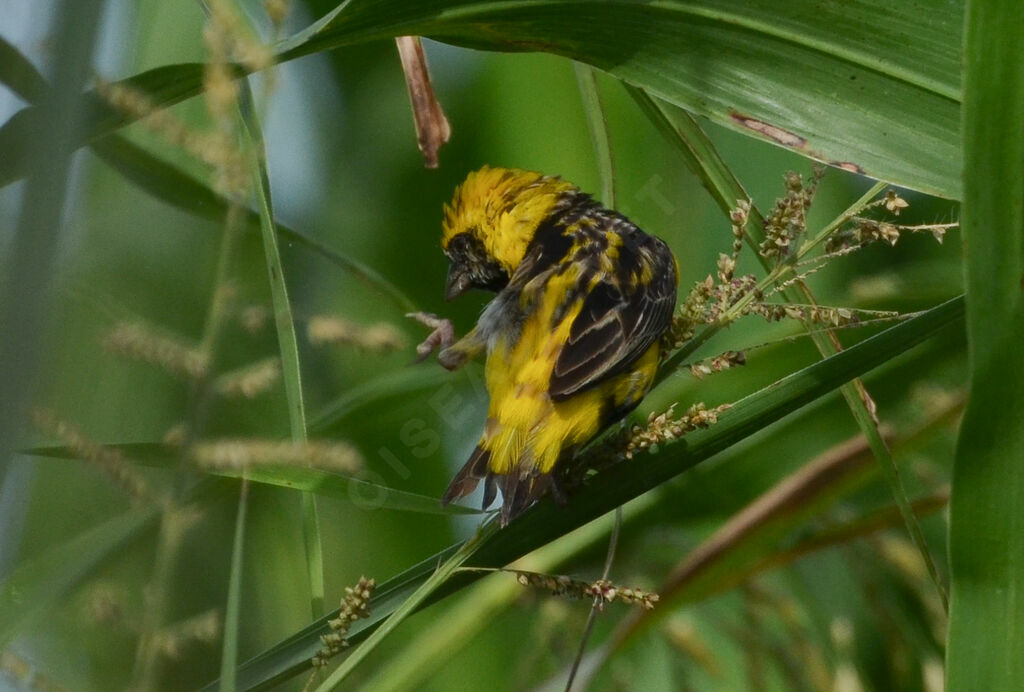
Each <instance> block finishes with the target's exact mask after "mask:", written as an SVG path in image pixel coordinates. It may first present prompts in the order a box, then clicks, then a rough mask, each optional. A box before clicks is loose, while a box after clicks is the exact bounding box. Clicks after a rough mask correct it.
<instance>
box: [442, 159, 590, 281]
mask: <svg viewBox="0 0 1024 692" xmlns="http://www.w3.org/2000/svg"><path fill="white" fill-rule="evenodd" d="M574 191H577V190H576V187H575V186H574V185H572V184H571V183H567V182H565V181H564V180H562V179H561V178H555V177H549V176H544V175H541V174H540V173H534V172H532V171H522V170H518V169H515V168H488V167H485V168H481V169H480V170H478V171H474V172H473V173H470V174H469V176H468V177H467V178H466V180H465V181H464V182H463V183H462V184H461V185H459V187H458V188H457V189H456V190H455V196H454V197H453V198H452V201H451V204H448V205H446V206H445V210H444V212H445V215H444V235H443V236H442V238H441V247H443V248H444V253H445V255H447V256H448V259H449V260H450V261H451V266H450V267H449V270H448V284H447V288H446V290H445V298H447V299H448V300H451V299H452V298H455V297H456V296H458V295H461V294H462V293H464V292H465V291H466V290H468V289H470V288H482V289H485V290H488V291H500V290H501V289H502V288H504V287H505V285H506V284H507V283H508V280H509V278H510V277H511V276H512V274H513V273H514V272H515V270H516V267H518V266H519V263H520V262H522V261H523V256H524V255H525V254H526V248H527V246H529V244H530V241H531V240H532V239H533V236H534V233H535V232H536V231H537V228H538V227H539V226H540V225H541V223H542V222H543V221H544V220H545V219H547V218H548V217H549V216H550V214H551V212H552V210H553V209H554V207H555V205H556V204H557V203H558V202H559V201H560V200H562V199H564V198H565V196H566V195H567V194H571V193H572V192H574Z"/></svg>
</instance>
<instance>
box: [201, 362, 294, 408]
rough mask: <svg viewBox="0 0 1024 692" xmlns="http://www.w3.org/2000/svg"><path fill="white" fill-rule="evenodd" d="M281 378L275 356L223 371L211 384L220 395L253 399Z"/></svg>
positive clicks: (279, 364)
mask: <svg viewBox="0 0 1024 692" xmlns="http://www.w3.org/2000/svg"><path fill="white" fill-rule="evenodd" d="M279 379H281V363H280V361H279V360H278V359H277V357H276V356H271V357H270V358H265V359H263V360H261V361H258V362H256V363H253V364H252V365H250V366H248V367H245V368H242V369H241V370H236V371H234V372H228V373H224V374H223V375H221V376H220V377H218V378H217V379H216V381H215V382H214V385H213V389H214V391H215V392H217V393H218V394H220V395H221V396H229V397H233V396H241V397H245V398H246V399H253V398H255V397H256V396H258V395H260V394H262V393H264V392H266V391H269V390H270V389H271V388H272V387H273V386H274V385H276V384H277V382H278V380H279Z"/></svg>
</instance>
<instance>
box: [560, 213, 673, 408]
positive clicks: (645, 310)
mask: <svg viewBox="0 0 1024 692" xmlns="http://www.w3.org/2000/svg"><path fill="white" fill-rule="evenodd" d="M637 235H642V234H640V233H639V232H637ZM643 240H644V241H646V242H645V245H646V246H647V249H648V250H649V252H647V253H640V252H637V253H636V261H637V262H648V261H649V260H648V259H647V258H651V259H650V263H651V264H652V266H651V269H652V270H653V274H654V276H653V279H652V280H651V281H650V282H648V283H646V284H644V283H641V282H638V281H634V280H633V279H632V277H631V276H629V275H627V274H617V275H609V276H606V277H604V278H603V279H602V280H601V281H599V282H598V284H597V285H596V286H595V287H594V288H593V289H592V290H590V291H589V292H588V293H587V294H586V296H585V298H584V300H583V307H582V309H581V310H580V313H579V315H577V316H576V318H575V320H574V321H573V324H572V328H571V329H570V332H569V340H568V341H567V342H566V343H565V345H564V346H563V347H562V351H561V352H560V353H559V356H558V360H557V361H556V362H555V367H554V369H553V370H552V373H551V382H550V385H549V389H548V393H549V395H550V396H551V398H552V399H554V400H555V401H561V400H564V399H566V398H568V397H570V396H572V395H573V394H575V393H577V392H580V391H583V390H586V389H588V388H590V387H593V386H594V385H596V384H599V383H600V382H603V381H604V380H606V379H608V378H609V377H613V376H615V375H617V374H619V373H621V372H623V371H624V370H625V369H627V368H628V367H629V366H630V365H631V364H632V363H633V362H634V361H635V360H636V359H637V358H639V357H640V356H641V355H643V353H644V352H645V351H647V349H648V348H650V347H651V345H652V344H653V343H654V342H655V341H656V340H657V339H658V338H659V337H660V336H661V334H662V332H664V331H665V329H666V328H667V327H668V325H669V322H671V320H672V312H673V311H674V310H675V304H676V274H675V262H674V260H673V259H672V255H671V252H670V251H669V249H668V247H667V246H666V245H665V244H664V243H663V242H661V241H660V240H657V239H655V238H651V237H649V236H643ZM624 249H625V248H624ZM628 268H629V267H628V265H627V266H626V267H625V269H626V270H628Z"/></svg>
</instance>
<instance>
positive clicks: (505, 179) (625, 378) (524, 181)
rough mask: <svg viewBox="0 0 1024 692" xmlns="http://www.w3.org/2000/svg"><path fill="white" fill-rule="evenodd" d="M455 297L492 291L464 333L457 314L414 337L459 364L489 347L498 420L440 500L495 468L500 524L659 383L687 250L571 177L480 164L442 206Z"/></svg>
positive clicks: (490, 491) (488, 488)
mask: <svg viewBox="0 0 1024 692" xmlns="http://www.w3.org/2000/svg"><path fill="white" fill-rule="evenodd" d="M441 244H442V247H443V248H444V252H445V254H446V255H447V256H448V259H449V260H450V262H451V266H450V268H449V271H448V282H447V289H446V291H445V297H446V298H447V299H449V300H450V299H452V298H455V297H456V296H458V295H460V294H462V293H463V292H465V291H466V290H467V289H470V288H480V289H484V290H488V291H494V292H496V293H497V296H495V298H494V299H493V300H491V302H490V303H488V304H487V306H486V307H485V308H484V310H483V313H482V314H481V315H480V319H479V321H478V322H477V325H476V327H475V328H473V329H472V330H471V331H470V332H469V333H468V334H467V335H466V336H465V337H463V338H462V339H459V340H458V341H456V340H455V336H454V330H453V328H452V325H451V323H450V322H449V321H448V320H442V319H439V318H437V317H435V316H433V315H428V314H424V313H414V314H413V315H410V316H411V317H414V318H416V319H418V320H419V321H420V322H422V323H423V324H425V325H427V326H429V327H431V328H433V329H434V331H433V333H431V335H430V336H429V337H428V338H427V339H426V340H425V341H424V342H423V343H422V344H420V345H419V347H418V348H417V352H418V353H419V355H420V358H421V359H423V358H426V357H427V356H428V355H429V354H430V353H431V352H432V351H433V350H434V349H435V348H438V347H440V349H441V350H440V352H439V354H438V361H439V362H440V363H441V365H443V366H444V367H446V368H448V369H455V368H457V367H459V366H460V365H462V364H463V363H465V362H466V360H467V359H469V358H472V357H473V356H475V355H477V354H479V353H481V352H484V351H486V354H487V361H486V366H485V377H486V383H487V391H488V393H489V395H490V405H489V407H488V413H487V422H486V424H485V425H484V430H483V434H482V435H481V437H480V442H479V443H478V444H477V447H476V449H475V450H474V451H473V453H472V455H470V457H469V461H467V462H466V465H465V466H464V467H463V468H462V470H461V471H459V473H458V474H457V475H456V476H455V478H454V480H452V482H451V485H449V486H448V490H447V491H446V492H445V494H444V497H443V500H442V502H443V503H444V504H447V503H449V502H452V501H453V500H456V499H458V498H460V497H463V496H465V495H468V494H469V493H471V492H473V490H474V489H475V488H476V486H477V484H478V483H479V481H480V480H484V481H485V486H484V502H483V505H484V508H485V509H486V508H487V507H488V506H490V504H491V503H492V502H493V501H494V498H495V493H496V490H497V489H499V488H500V489H501V494H502V498H503V505H502V510H501V523H502V525H504V524H506V523H508V521H510V520H511V519H513V518H514V517H516V516H517V515H518V514H519V513H520V512H522V511H523V510H524V509H526V508H527V507H529V506H530V505H531V504H533V502H534V501H536V500H537V499H538V498H540V497H541V495H543V494H544V493H545V492H546V491H547V490H549V489H551V490H552V491H553V492H554V493H555V494H556V498H557V499H559V500H562V497H561V491H560V490H559V487H558V477H557V468H556V467H557V466H558V464H559V462H560V461H562V460H564V459H567V458H569V457H571V455H572V454H573V453H574V452H575V450H577V449H579V448H580V447H581V446H583V445H584V444H586V443H587V442H588V441H590V440H591V439H592V438H593V437H594V436H595V435H597V433H598V432H600V431H601V430H602V429H603V428H604V427H605V426H607V425H609V424H610V423H612V422H614V421H615V420H617V419H619V418H621V417H622V416H624V415H625V414H626V413H628V412H629V411H631V410H632V409H633V408H635V407H636V406H637V404H639V403H640V401H641V400H642V399H643V397H644V396H645V395H646V394H647V392H648V390H649V389H650V388H651V384H652V382H653V380H654V374H655V371H656V369H657V366H658V360H659V355H660V353H659V348H660V347H659V342H660V337H661V335H662V333H663V332H664V331H665V329H666V328H667V327H668V326H669V323H670V321H671V319H672V314H673V312H674V310H675V303H676V282H677V279H676V274H677V265H676V260H675V258H674V257H673V255H672V252H671V251H670V250H669V248H668V246H667V245H666V244H665V242H664V241H662V240H661V239H659V238H655V237H653V236H650V235H647V234H646V233H644V232H643V231H641V230H640V229H639V228H637V226H636V225H634V224H633V223H632V222H630V221H629V219H627V218H626V217H624V216H623V215H622V214H619V213H618V212H615V211H612V210H609V209H606V208H604V207H602V206H601V205H600V204H599V203H598V202H596V201H595V200H594V199H592V198H591V197H590V195H588V194H586V193H584V192H581V191H580V190H579V189H578V188H577V187H576V186H574V185H572V184H571V183H569V182H566V181H564V180H562V179H561V178H557V177H551V176H544V175H541V174H540V173H534V172H530V171H523V170H516V169H507V168H483V169H481V170H479V171H476V172H473V173H470V174H469V176H468V177H467V178H466V180H465V182H463V183H462V184H461V185H460V186H459V187H458V189H457V190H456V191H455V196H454V198H453V200H452V202H451V204H450V205H447V206H446V207H445V219H444V234H443V237H442V240H441Z"/></svg>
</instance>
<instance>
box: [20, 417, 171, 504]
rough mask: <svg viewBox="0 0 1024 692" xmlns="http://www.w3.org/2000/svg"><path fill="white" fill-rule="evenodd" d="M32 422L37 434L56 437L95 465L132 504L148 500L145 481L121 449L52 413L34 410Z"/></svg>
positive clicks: (75, 454) (77, 454)
mask: <svg viewBox="0 0 1024 692" xmlns="http://www.w3.org/2000/svg"><path fill="white" fill-rule="evenodd" d="M32 419H33V422H34V423H35V426H36V427H37V428H39V430H40V431H42V432H44V433H47V434H49V435H53V436H55V437H57V438H58V439H59V440H60V441H61V442H62V443H63V444H64V446H65V447H67V449H68V451H69V452H70V453H71V454H72V455H73V456H74V457H75V458H77V459H83V460H85V461H88V462H90V463H92V464H94V465H96V466H97V467H98V468H99V469H100V470H101V471H103V472H104V473H105V474H106V475H107V476H109V477H110V479H111V480H113V481H114V483H115V484H116V485H117V486H118V487H120V488H121V490H123V491H124V492H125V493H126V494H127V495H128V496H129V497H130V498H131V499H132V501H133V502H135V503H137V504H138V503H142V502H146V501H149V500H150V499H151V496H150V491H149V486H148V484H147V483H146V481H145V479H143V477H142V476H141V475H140V474H139V472H138V471H136V470H135V468H133V467H132V465H131V464H130V463H129V462H128V461H126V460H125V458H124V456H123V455H122V454H121V452H120V450H117V449H114V448H112V447H106V446H104V445H101V444H99V443H98V442H93V441H92V440H90V439H89V438H87V437H86V436H85V435H84V434H82V431H81V430H79V429H78V428H77V427H75V426H74V425H72V424H71V423H68V422H67V421H64V420H61V419H59V418H57V416H56V415H54V414H53V412H51V411H47V410H45V409H36V410H35V411H33V413H32Z"/></svg>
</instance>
